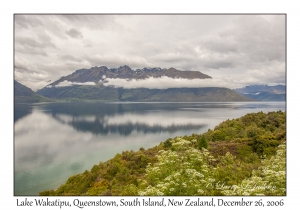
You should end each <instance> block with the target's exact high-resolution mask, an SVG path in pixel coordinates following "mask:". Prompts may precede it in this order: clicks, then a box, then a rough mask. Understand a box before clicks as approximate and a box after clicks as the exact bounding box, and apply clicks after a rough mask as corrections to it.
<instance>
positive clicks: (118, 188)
mask: <svg viewBox="0 0 300 210" xmlns="http://www.w3.org/2000/svg"><path fill="white" fill-rule="evenodd" d="M285 141H286V116H285V112H281V111H278V112H270V113H267V114H266V113H263V112H259V113H252V114H247V115H245V116H244V117H241V118H238V119H232V120H226V121H224V122H223V123H221V124H219V125H218V126H216V127H215V129H214V130H210V129H209V130H208V131H207V132H206V133H203V134H192V135H191V136H182V137H176V138H173V139H171V138H169V139H167V140H166V141H165V142H162V143H160V144H159V145H157V146H155V147H153V148H150V149H144V148H140V150H139V151H135V152H134V151H124V152H122V153H121V154H117V155H116V156H115V157H114V158H112V159H110V160H108V161H106V162H101V163H99V164H98V165H95V166H94V167H93V168H92V169H91V171H85V172H84V173H82V174H77V175H74V176H72V177H70V178H69V179H68V180H67V182H66V183H65V184H63V185H61V186H60V187H59V188H58V189H57V190H47V191H43V192H41V193H40V195H127V196H128V195H185V196H187V195H285V193H286V192H285V188H286V174H285V168H286V166H285V164H286V162H285V161H286V156H285V154H286V150H285Z"/></svg>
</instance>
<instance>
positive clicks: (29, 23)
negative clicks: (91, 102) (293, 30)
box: [15, 15, 286, 89]
mask: <svg viewBox="0 0 300 210" xmlns="http://www.w3.org/2000/svg"><path fill="white" fill-rule="evenodd" d="M285 18H286V16H285V15H16V16H15V60H16V61H17V60H18V61H21V60H22V67H21V66H20V65H19V64H18V65H16V68H15V72H18V73H17V75H18V77H20V78H19V79H20V80H19V81H20V82H21V83H22V81H24V82H27V85H28V86H29V87H30V88H32V89H37V88H43V86H42V84H45V85H47V81H48V80H52V81H55V80H57V79H59V78H60V77H61V76H66V75H69V74H71V73H73V72H74V71H76V70H77V69H81V68H91V67H92V66H107V67H109V68H117V67H119V66H123V65H128V66H130V67H131V68H144V67H161V68H170V67H174V68H176V69H180V70H191V71H201V72H202V73H205V74H207V75H209V76H212V77H213V78H214V79H220V80H223V82H222V84H224V86H225V87H232V86H233V84H232V82H233V81H234V82H235V85H236V86H238V85H242V84H246V85H247V84H248V83H251V84H262V83H265V84H266V83H278V82H285V80H284V79H282V78H285V40H286V37H285ZM70 37H71V38H70ZM31 71H33V72H35V73H37V72H39V73H40V74H44V75H45V81H40V82H39V83H36V82H34V81H35V80H34V79H33V78H30V77H29V78H27V76H28V75H29V76H30V75H31V74H30V72H31ZM260 73H262V74H264V75H260ZM259 75H260V76H259ZM226 78H227V79H226ZM228 78H230V79H228ZM226 82H227V83H226ZM37 84H38V85H37Z"/></svg>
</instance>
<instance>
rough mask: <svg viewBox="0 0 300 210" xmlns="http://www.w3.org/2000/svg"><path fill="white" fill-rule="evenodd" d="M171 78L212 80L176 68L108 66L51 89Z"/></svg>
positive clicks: (84, 71) (83, 72) (77, 74)
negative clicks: (108, 80) (116, 81)
mask: <svg viewBox="0 0 300 210" xmlns="http://www.w3.org/2000/svg"><path fill="white" fill-rule="evenodd" d="M162 76H166V77H171V78H185V79H196V78H198V79H210V78H211V77H210V76H208V75H206V74H203V73H201V72H198V71H179V70H177V69H175V68H169V69H161V68H143V69H137V70H132V69H131V68H130V67H128V66H120V67H119V68H111V69H109V68H107V67H106V66H101V67H97V66H95V67H92V68H90V69H79V70H77V71H75V72H74V73H72V74H70V75H68V76H65V77H61V78H60V79H59V80H57V81H55V82H53V83H51V84H50V85H49V87H52V86H56V85H58V84H59V83H61V82H63V81H69V82H72V83H85V82H94V83H96V84H98V83H101V82H103V81H105V79H106V78H121V79H146V78H149V77H154V78H158V77H162Z"/></svg>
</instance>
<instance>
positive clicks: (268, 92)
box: [233, 85, 286, 101]
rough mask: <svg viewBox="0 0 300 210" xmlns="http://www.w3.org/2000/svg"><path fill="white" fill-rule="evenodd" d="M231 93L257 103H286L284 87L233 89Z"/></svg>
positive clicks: (264, 86)
mask: <svg viewBox="0 0 300 210" xmlns="http://www.w3.org/2000/svg"><path fill="white" fill-rule="evenodd" d="M233 91H235V92H237V93H239V94H242V95H244V96H246V97H248V98H252V99H254V100H258V101H286V86H285V85H276V86H268V85H253V86H246V87H243V88H237V89H233Z"/></svg>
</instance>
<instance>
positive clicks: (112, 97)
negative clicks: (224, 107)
mask: <svg viewBox="0 0 300 210" xmlns="http://www.w3.org/2000/svg"><path fill="white" fill-rule="evenodd" d="M37 93H39V94H40V95H43V96H45V97H48V98H54V99H68V100H102V101H144V102H224V101H252V100H253V99H249V98H246V97H245V96H242V95H240V94H238V93H236V92H234V91H232V90H230V89H228V88H217V87H206V88H169V89H148V88H136V89H123V88H114V87H107V86H104V85H93V86H88V85H73V86H67V87H51V88H50V87H45V88H43V89H41V90H39V91H38V92H37Z"/></svg>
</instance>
